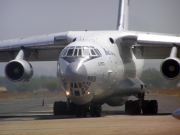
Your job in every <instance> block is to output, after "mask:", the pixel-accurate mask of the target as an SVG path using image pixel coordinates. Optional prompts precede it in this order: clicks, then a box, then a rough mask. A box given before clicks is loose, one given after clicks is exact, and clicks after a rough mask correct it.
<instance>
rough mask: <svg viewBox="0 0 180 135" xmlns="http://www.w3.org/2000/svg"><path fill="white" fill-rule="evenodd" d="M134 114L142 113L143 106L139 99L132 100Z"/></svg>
mask: <svg viewBox="0 0 180 135" xmlns="http://www.w3.org/2000/svg"><path fill="white" fill-rule="evenodd" d="M132 114H136V115H139V114H141V106H140V102H139V100H136V101H133V102H132Z"/></svg>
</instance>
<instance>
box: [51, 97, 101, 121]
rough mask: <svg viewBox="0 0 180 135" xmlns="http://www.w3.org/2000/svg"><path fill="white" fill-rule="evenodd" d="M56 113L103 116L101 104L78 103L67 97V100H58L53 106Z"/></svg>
mask: <svg viewBox="0 0 180 135" xmlns="http://www.w3.org/2000/svg"><path fill="white" fill-rule="evenodd" d="M53 112H54V115H76V117H78V118H79V117H87V115H88V113H89V114H90V116H91V117H101V116H102V106H101V105H100V104H90V103H88V104H86V105H76V104H74V103H72V102H70V100H69V99H67V102H64V101H56V102H54V106H53Z"/></svg>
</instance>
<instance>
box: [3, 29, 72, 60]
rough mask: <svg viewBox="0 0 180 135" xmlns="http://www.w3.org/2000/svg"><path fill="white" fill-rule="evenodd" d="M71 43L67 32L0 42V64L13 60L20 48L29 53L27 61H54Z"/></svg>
mask: <svg viewBox="0 0 180 135" xmlns="http://www.w3.org/2000/svg"><path fill="white" fill-rule="evenodd" d="M71 41H72V40H71V38H70V37H69V36H68V32H63V33H56V34H49V35H42V36H35V37H29V38H20V39H13V40H4V41H0V62H7V61H10V60H12V59H14V58H15V57H16V55H17V53H18V52H19V50H20V49H21V48H22V47H23V48H25V49H26V50H27V51H28V53H29V54H28V55H29V57H28V58H27V60H28V61H55V60H57V59H58V57H59V54H60V52H61V50H62V49H63V48H64V47H65V46H66V45H68V44H69V43H70V42H71Z"/></svg>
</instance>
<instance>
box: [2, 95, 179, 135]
mask: <svg viewBox="0 0 180 135" xmlns="http://www.w3.org/2000/svg"><path fill="white" fill-rule="evenodd" d="M43 99H44V106H42V100H43ZM146 99H156V100H158V102H159V113H158V115H156V116H143V115H140V116H128V115H125V113H124V106H121V107H109V106H108V105H103V117H101V118H76V117H75V116H53V113H52V108H53V102H54V101H58V100H65V98H64V97H53V98H43V97H42V98H39V97H33V98H30V99H0V135H4V134H5V135H10V134H13V135H20V134H22V135H24V134H25V135H26V134H27V135H29V134H34V135H48V134H61V135H66V134H73V135H76V134H77V135H79V134H82V135H85V134H86V135H88V134H89V135H91V134H99V135H101V134H107V135H113V134H114V135H116V134H117V135H119V134H129V135H130V134H131V135H132V134H133V135H134V134H138V135H141V134H142V135H143V134H158V135H160V134H163V135H166V134H168V135H169V134H173V135H180V128H179V127H180V121H179V120H177V119H175V118H173V117H172V116H171V113H172V112H173V111H175V110H176V109H177V108H180V98H178V97H174V96H159V95H151V94H150V95H147V96H146Z"/></svg>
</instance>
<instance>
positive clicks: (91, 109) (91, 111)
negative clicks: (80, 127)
mask: <svg viewBox="0 0 180 135" xmlns="http://www.w3.org/2000/svg"><path fill="white" fill-rule="evenodd" d="M90 116H91V117H95V107H94V105H91V106H90Z"/></svg>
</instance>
